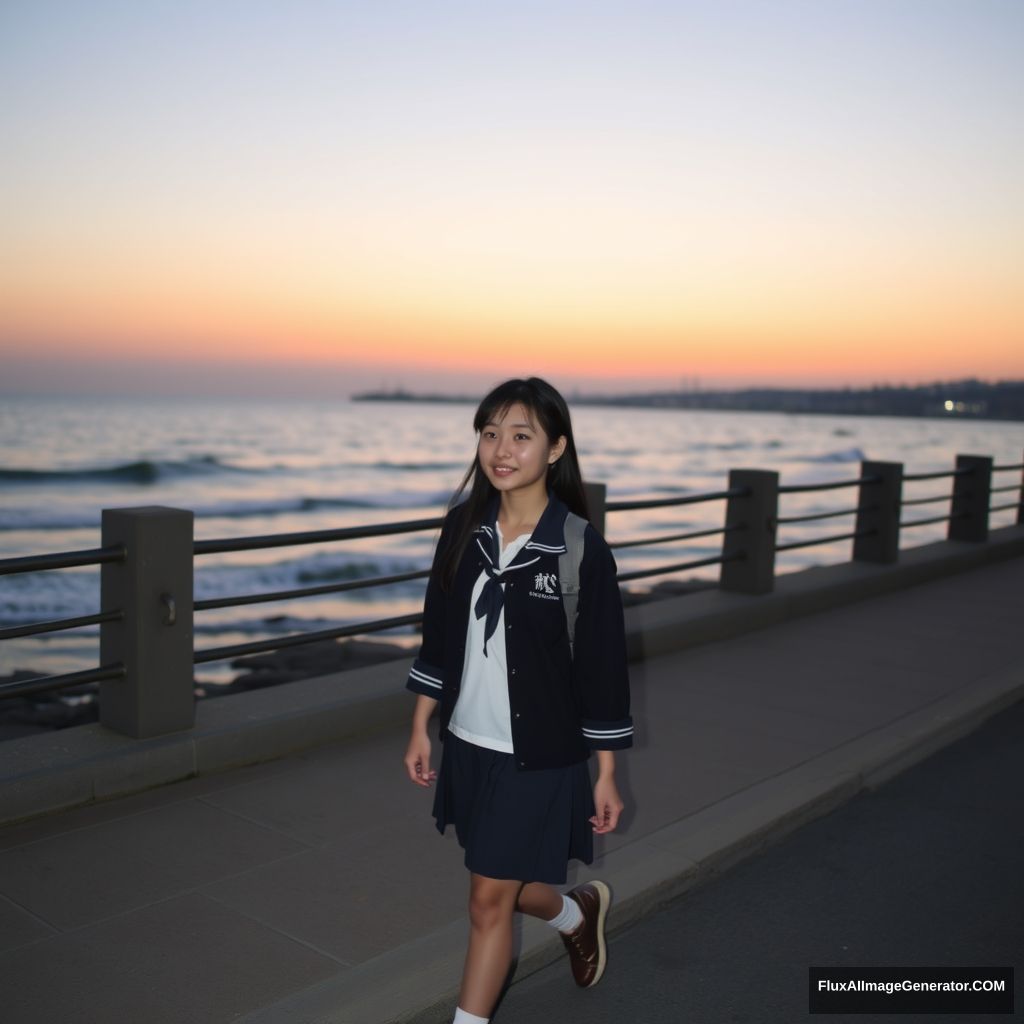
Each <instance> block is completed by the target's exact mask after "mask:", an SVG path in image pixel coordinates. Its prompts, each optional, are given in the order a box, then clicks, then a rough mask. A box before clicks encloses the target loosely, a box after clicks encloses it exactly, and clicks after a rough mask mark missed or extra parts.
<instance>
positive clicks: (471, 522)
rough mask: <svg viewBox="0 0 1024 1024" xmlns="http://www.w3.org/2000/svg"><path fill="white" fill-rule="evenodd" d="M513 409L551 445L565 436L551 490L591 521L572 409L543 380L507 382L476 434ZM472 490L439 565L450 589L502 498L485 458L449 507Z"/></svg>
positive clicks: (481, 413) (488, 401)
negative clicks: (474, 537) (487, 514)
mask: <svg viewBox="0 0 1024 1024" xmlns="http://www.w3.org/2000/svg"><path fill="white" fill-rule="evenodd" d="M513 405H522V406H523V408H524V409H525V410H526V412H527V413H528V414H529V416H530V419H531V420H536V422H537V425H538V426H539V427H540V429H541V430H543V431H544V433H545V434H546V435H547V439H548V443H549V444H554V443H555V442H556V441H557V440H558V439H559V438H560V437H564V438H565V451H564V452H562V454H561V456H560V457H559V458H558V460H557V461H556V462H555V463H553V464H552V465H549V466H548V474H547V486H548V488H549V490H551V491H552V492H553V493H554V494H555V496H556V497H558V498H560V499H561V500H562V501H564V502H565V504H566V505H567V506H568V507H569V511H570V512H575V513H576V515H578V516H582V517H583V518H584V519H589V518H590V515H589V513H588V511H587V496H586V493H585V491H584V490H583V476H582V474H581V473H580V460H579V456H578V455H577V454H576V442H575V440H574V439H573V435H572V419H571V417H570V416H569V406H568V405H567V404H566V401H565V399H564V398H563V397H562V396H561V395H560V394H559V393H558V391H557V390H556V389H555V388H553V387H552V386H551V385H550V384H549V383H548V382H547V381H546V380H541V378H540V377H529V378H527V379H525V380H523V379H520V378H516V379H513V380H507V381H505V383H504V384H499V385H498V386H497V387H496V388H494V390H493V391H491V392H489V393H488V394H487V395H485V396H484V399H483V401H481V403H480V405H479V406H478V407H477V410H476V415H475V416H474V417H473V429H474V430H475V431H476V433H477V436H479V434H480V431H482V430H483V428H484V427H485V426H487V424H488V423H496V422H497V421H499V420H500V419H501V418H502V416H504V415H505V413H506V412H507V411H508V410H509V409H510V408H511V407H512V406H513ZM467 487H468V488H469V496H468V497H467V498H466V499H465V502H464V508H463V509H462V514H461V515H460V516H459V519H458V525H457V527H456V528H455V532H454V534H453V536H452V538H451V541H450V543H449V544H448V546H447V548H446V549H445V551H444V552H443V553H442V556H441V560H440V563H439V565H438V576H439V582H440V584H441V587H442V588H443V589H444V590H448V589H450V587H451V585H452V582H453V581H454V579H455V573H456V570H457V569H458V567H459V562H461V561H462V555H463V553H464V552H465V550H466V546H467V545H468V544H469V538H470V535H471V534H472V533H473V531H474V530H475V529H476V528H477V527H478V526H479V525H480V523H481V522H482V520H483V515H484V511H485V509H486V508H487V504H488V502H489V501H490V500H491V498H492V497H493V496H494V495H495V494H497V493H498V492H497V490H496V489H495V488H494V486H493V485H492V484H491V482H490V480H488V479H487V476H486V474H485V473H484V472H483V470H482V469H481V468H480V460H479V458H478V457H475V456H474V458H473V463H472V465H471V466H470V467H469V469H468V470H467V471H466V475H465V476H464V477H463V478H462V483H460V484H459V486H458V489H457V490H456V491H455V494H454V495H452V500H451V501H450V502H449V503H448V507H449V508H454V507H455V506H456V505H458V504H459V503H460V501H461V499H462V496H463V494H464V493H465V491H466V488H467Z"/></svg>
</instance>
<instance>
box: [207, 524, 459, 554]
mask: <svg viewBox="0 0 1024 1024" xmlns="http://www.w3.org/2000/svg"><path fill="white" fill-rule="evenodd" d="M442 522H444V520H443V519H442V518H440V517H438V518H436V519H411V520H407V521H405V522H401V523H383V524H378V525H377V526H346V527H342V528H340V529H337V530H308V531H306V532H305V533H275V534H265V535H263V536H260V537H228V538H224V539H221V540H197V541H196V542H195V544H194V545H193V549H192V550H193V551H194V552H195V554H197V555H213V554H220V553H221V552H224V551H255V550H256V549H258V548H284V547H290V546H292V545H298V544H323V543H325V542H327V541H335V540H361V539H362V538H364V537H388V536H393V535H394V534H396V533H417V532H419V531H420V530H434V529H437V528H438V527H439V526H440V525H441V523H442Z"/></svg>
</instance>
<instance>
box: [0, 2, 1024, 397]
mask: <svg viewBox="0 0 1024 1024" xmlns="http://www.w3.org/2000/svg"><path fill="white" fill-rule="evenodd" d="M1022 45H1024V5H1021V4H1019V3H1014V2H1011V0H974V2H971V3H964V2H959V0H887V2H884V3H869V2H863V0H833V2H829V3H820V2H812V0H779V2H776V3H771V4H765V3H756V2H753V0H721V2H711V0H707V2H700V3H698V2H674V3H667V2H651V0H638V2H637V3H635V4H631V5H629V7H628V9H627V8H625V7H623V6H622V5H614V4H610V3H605V2H601V0H598V2H590V3H582V2H554V3H550V2H549V3H544V4H540V3H536V2H532V0H526V2H524V3H520V4H516V5H514V6H507V7H506V6H505V5H481V4H471V3H468V2H427V3H415V4H414V3H408V2H406V3H401V2H400V3H394V4H373V5H371V4H354V3H341V2H327V0H300V2H297V3H295V4H292V5H287V6H275V5H264V4H251V3H242V2H240V0H224V2H219V3H212V4H211V3H201V2H199V0H181V2H179V3H175V4H173V5H165V4H141V5H123V4H117V3H112V2H103V0H98V2H95V3H89V4H80V3H75V2H71V0H40V2H33V3H29V2H26V0H11V2H8V3H7V4H5V5H4V7H3V9H2V11H0V93H2V95H3V96H4V97H5V102H4V103H3V105H2V106H0V128H2V130H3V133H4V138H5V159H4V160H3V161H2V162H0V224H2V226H3V227H2V231H3V237H4V242H3V254H2V256H0V365H2V370H0V392H7V393H11V392H28V393H66V392H73V391H84V392H88V393H121V392H125V393H153V394H196V395H212V394H228V395H230V394H267V395H277V394H296V395H303V394H309V395H317V396H322V397H332V396H337V397H342V396H344V395H347V394H349V393H351V392H353V391H359V390H364V389H366V388H377V387H405V388H408V389H410V390H423V389H427V388H430V389H435V388H436V389H443V390H448V391H452V390H461V389H463V388H466V389H469V390H471V391H472V390H475V389H479V388H481V387H485V386H487V385H488V384H490V383H492V382H493V381H495V380H497V379H500V378H502V377H506V376H510V375H516V374H521V373H540V374H543V375H546V376H549V377H551V378H552V379H553V380H557V381H559V382H560V383H561V384H562V385H563V386H565V387H569V388H572V387H578V388H580V389H583V390H593V391H598V390H604V391H609V392H611V391H625V390H638V389H644V388H655V387H679V386H681V385H682V382H684V381H691V382H692V381H693V380H694V379H697V380H699V381H700V385H701V386H702V387H708V388H736V387H747V386H780V387H781V386H793V387H842V386H846V385H849V386H854V387H857V386H866V385H872V384H892V385H901V384H920V383H927V382H931V381H936V380H951V379H959V378H965V377H978V378H981V379H985V380H997V379H1020V378H1024V188H1022V187H1021V185H1020V182H1021V181H1024V137H1022V135H1021V132H1020V130H1019V125H1020V122H1021V118H1022V115H1024V102H1022V101H1024V66H1022V62H1021V61H1020V59H1019V54H1020V52H1021V49H1022Z"/></svg>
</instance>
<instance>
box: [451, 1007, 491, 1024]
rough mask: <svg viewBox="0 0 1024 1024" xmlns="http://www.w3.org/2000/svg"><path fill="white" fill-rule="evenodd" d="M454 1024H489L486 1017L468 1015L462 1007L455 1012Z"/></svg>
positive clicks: (473, 1014)
mask: <svg viewBox="0 0 1024 1024" xmlns="http://www.w3.org/2000/svg"><path fill="white" fill-rule="evenodd" d="M452 1024H487V1018H486V1017H478V1016H477V1015H476V1014H475V1013H466V1011H465V1010H464V1009H463V1008H462V1007H461V1006H460V1007H459V1008H458V1009H457V1010H456V1011H455V1019H454V1020H453V1021H452Z"/></svg>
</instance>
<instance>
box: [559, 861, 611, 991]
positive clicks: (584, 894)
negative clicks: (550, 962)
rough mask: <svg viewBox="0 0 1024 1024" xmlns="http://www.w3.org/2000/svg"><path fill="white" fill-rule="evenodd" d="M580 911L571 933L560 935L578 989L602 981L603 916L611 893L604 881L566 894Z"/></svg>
mask: <svg viewBox="0 0 1024 1024" xmlns="http://www.w3.org/2000/svg"><path fill="white" fill-rule="evenodd" d="M567 895H568V897H569V899H571V900H575V901H576V902H577V903H578V904H579V907H580V910H581V911H582V912H583V921H582V922H581V923H580V926H579V927H578V928H577V929H576V931H574V932H573V933H572V934H571V935H565V934H563V935H562V942H564V943H565V948H566V949H567V950H569V962H570V963H571V964H572V976H573V977H574V978H575V979H576V984H577V985H579V986H580V988H590V986H591V985H596V984H597V983H598V982H599V981H600V980H601V975H602V974H604V965H605V962H606V961H607V959H608V955H607V952H606V950H605V944H604V919H605V917H606V916H607V914H608V906H609V904H610V903H611V901H612V895H611V893H610V892H609V891H608V886H607V885H605V884H604V882H597V881H594V882H586V883H584V884H583V885H578V886H576V888H575V889H573V890H572V891H571V892H569V893H567Z"/></svg>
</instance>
